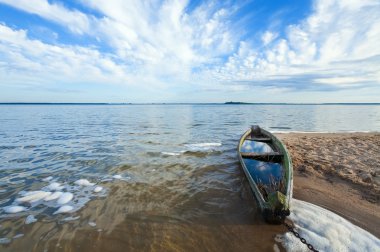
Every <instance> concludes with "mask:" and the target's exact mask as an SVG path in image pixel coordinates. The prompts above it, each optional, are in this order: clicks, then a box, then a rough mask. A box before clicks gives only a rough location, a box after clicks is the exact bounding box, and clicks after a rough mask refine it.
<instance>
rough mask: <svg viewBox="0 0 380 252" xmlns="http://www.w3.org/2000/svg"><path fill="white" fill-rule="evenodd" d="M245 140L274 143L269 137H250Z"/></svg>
mask: <svg viewBox="0 0 380 252" xmlns="http://www.w3.org/2000/svg"><path fill="white" fill-rule="evenodd" d="M245 140H248V141H256V142H271V141H272V139H271V138H269V137H249V138H246V139H245Z"/></svg>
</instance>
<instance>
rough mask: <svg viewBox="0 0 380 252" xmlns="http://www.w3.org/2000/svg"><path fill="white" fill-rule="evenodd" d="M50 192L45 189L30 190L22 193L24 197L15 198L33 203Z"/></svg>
mask: <svg viewBox="0 0 380 252" xmlns="http://www.w3.org/2000/svg"><path fill="white" fill-rule="evenodd" d="M50 194H51V192H46V191H30V192H26V193H24V195H25V196H24V197H21V198H18V199H16V201H17V202H29V203H33V202H36V201H39V200H42V199H43V198H45V197H47V196H49V195H50Z"/></svg>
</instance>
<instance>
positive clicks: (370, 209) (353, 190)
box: [276, 133, 380, 238]
mask: <svg viewBox="0 0 380 252" xmlns="http://www.w3.org/2000/svg"><path fill="white" fill-rule="evenodd" d="M276 135H277V136H278V137H279V138H280V139H281V140H282V141H283V142H284V143H285V144H286V146H287V148H288V151H289V152H290V154H291V156H292V160H293V169H294V190H293V193H294V194H293V197H294V198H297V199H301V200H304V201H308V202H311V203H313V204H316V205H319V206H321V207H324V208H326V209H328V210H331V211H333V212H335V213H337V214H339V215H341V216H342V217H344V218H346V219H347V220H349V221H351V222H352V223H354V224H356V225H358V226H360V227H362V228H363V229H365V230H367V231H369V232H371V233H372V234H374V235H375V236H377V237H378V238H380V133H339V134H337V133H289V134H276Z"/></svg>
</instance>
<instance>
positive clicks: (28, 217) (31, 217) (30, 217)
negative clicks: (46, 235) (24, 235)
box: [25, 215, 37, 225]
mask: <svg viewBox="0 0 380 252" xmlns="http://www.w3.org/2000/svg"><path fill="white" fill-rule="evenodd" d="M36 221H37V219H36V218H35V217H34V215H28V216H27V217H26V219H25V224H26V225H28V224H30V223H33V222H36Z"/></svg>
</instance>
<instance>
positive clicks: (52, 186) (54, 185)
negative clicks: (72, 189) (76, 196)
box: [46, 182, 65, 191]
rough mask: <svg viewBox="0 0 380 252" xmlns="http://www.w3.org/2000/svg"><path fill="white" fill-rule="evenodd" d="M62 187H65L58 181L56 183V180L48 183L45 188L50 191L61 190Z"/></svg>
mask: <svg viewBox="0 0 380 252" xmlns="http://www.w3.org/2000/svg"><path fill="white" fill-rule="evenodd" d="M63 188H65V187H64V186H61V184H60V183H57V182H53V183H51V184H50V185H48V186H47V187H46V189H48V190H50V191H60V190H62V189H63Z"/></svg>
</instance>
